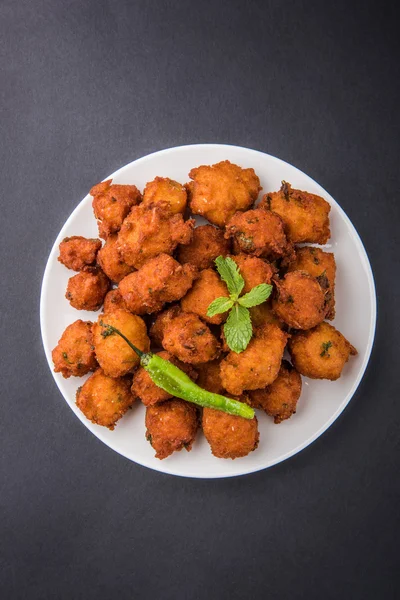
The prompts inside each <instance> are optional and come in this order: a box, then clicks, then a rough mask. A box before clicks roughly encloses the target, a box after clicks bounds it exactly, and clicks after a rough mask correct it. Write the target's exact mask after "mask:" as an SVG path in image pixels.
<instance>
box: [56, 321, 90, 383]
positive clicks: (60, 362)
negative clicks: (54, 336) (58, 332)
mask: <svg viewBox="0 0 400 600" xmlns="http://www.w3.org/2000/svg"><path fill="white" fill-rule="evenodd" d="M52 358H53V363H54V371H55V373H61V374H62V376H63V377H65V378H66V379H67V378H68V377H71V375H74V376H75V377H82V375H86V373H89V371H94V370H95V369H97V366H98V365H97V361H96V358H95V355H94V346H93V336H92V323H91V322H90V321H81V319H79V320H78V321H75V322H74V323H71V325H68V327H67V328H66V329H65V331H64V333H63V334H62V336H61V338H60V340H59V342H58V344H57V346H56V347H55V348H54V350H53V352H52Z"/></svg>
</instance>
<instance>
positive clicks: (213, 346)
mask: <svg viewBox="0 0 400 600" xmlns="http://www.w3.org/2000/svg"><path fill="white" fill-rule="evenodd" d="M163 347H164V348H165V350H167V352H170V353H171V354H173V355H174V356H176V357H177V358H179V360H181V361H182V362H185V363H190V364H193V365H196V364H199V363H204V362H208V361H209V360H213V359H214V358H217V357H218V354H219V349H220V345H219V343H218V341H217V339H216V337H215V336H214V335H213V334H212V333H211V331H210V329H209V327H208V326H207V325H206V324H205V323H203V322H202V321H201V320H200V319H199V317H198V316H197V315H193V314H190V313H180V314H179V315H178V316H177V317H175V318H174V319H172V320H171V321H170V322H169V323H167V325H166V326H165V328H164V338H163Z"/></svg>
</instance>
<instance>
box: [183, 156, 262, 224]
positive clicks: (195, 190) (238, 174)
mask: <svg viewBox="0 0 400 600" xmlns="http://www.w3.org/2000/svg"><path fill="white" fill-rule="evenodd" d="M189 177H190V179H193V181H191V182H190V183H188V184H187V188H188V192H189V202H190V208H191V211H192V212H193V213H194V214H196V215H202V216H203V217H205V218H206V219H207V221H210V223H213V224H214V225H218V226H219V227H223V226H224V225H226V223H227V221H228V220H229V219H230V218H231V217H232V216H233V215H234V213H235V212H236V211H238V210H247V209H248V208H250V207H251V206H252V205H253V204H254V202H255V200H257V196H258V192H259V191H260V190H261V187H260V180H259V178H258V177H257V175H256V174H255V172H254V169H242V168H241V167H238V166H237V165H234V164H232V163H230V162H229V160H224V161H223V162H219V163H217V164H215V165H212V166H205V165H203V166H201V167H197V168H196V169H192V170H191V171H190V173H189Z"/></svg>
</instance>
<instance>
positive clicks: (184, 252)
mask: <svg viewBox="0 0 400 600" xmlns="http://www.w3.org/2000/svg"><path fill="white" fill-rule="evenodd" d="M229 251H230V241H229V240H226V239H225V238H224V232H223V231H222V229H218V228H217V227H213V225H200V226H199V227H196V228H195V229H194V230H193V237H192V241H191V242H190V244H187V245H186V246H179V248H178V255H177V258H178V260H179V262H180V263H182V264H185V263H191V264H192V265H195V266H196V267H197V268H198V269H209V268H210V267H213V266H214V260H215V259H216V258H217V257H218V256H227V254H229Z"/></svg>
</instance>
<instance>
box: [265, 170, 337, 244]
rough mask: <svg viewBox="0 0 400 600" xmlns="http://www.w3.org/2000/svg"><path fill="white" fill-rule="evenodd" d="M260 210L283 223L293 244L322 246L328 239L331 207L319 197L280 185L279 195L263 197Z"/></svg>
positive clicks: (287, 185) (277, 193)
mask: <svg viewBox="0 0 400 600" xmlns="http://www.w3.org/2000/svg"><path fill="white" fill-rule="evenodd" d="M260 207H261V208H266V209H269V210H272V211H274V212H275V213H277V214H278V215H279V216H280V217H281V218H282V219H283V222H284V223H285V226H286V232H287V236H288V238H289V240H290V241H291V242H293V243H296V244H297V243H300V242H309V243H314V244H326V242H327V241H328V240H329V238H330V235H331V232H330V230H329V211H330V210H331V207H330V204H329V203H328V202H327V201H326V200H324V199H323V198H321V196H316V195H315V194H310V193H309V192H302V191H301V190H294V189H292V186H291V185H290V183H287V182H286V181H282V187H281V189H280V190H279V192H270V193H269V194H265V196H264V197H263V199H262V200H261V202H260Z"/></svg>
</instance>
